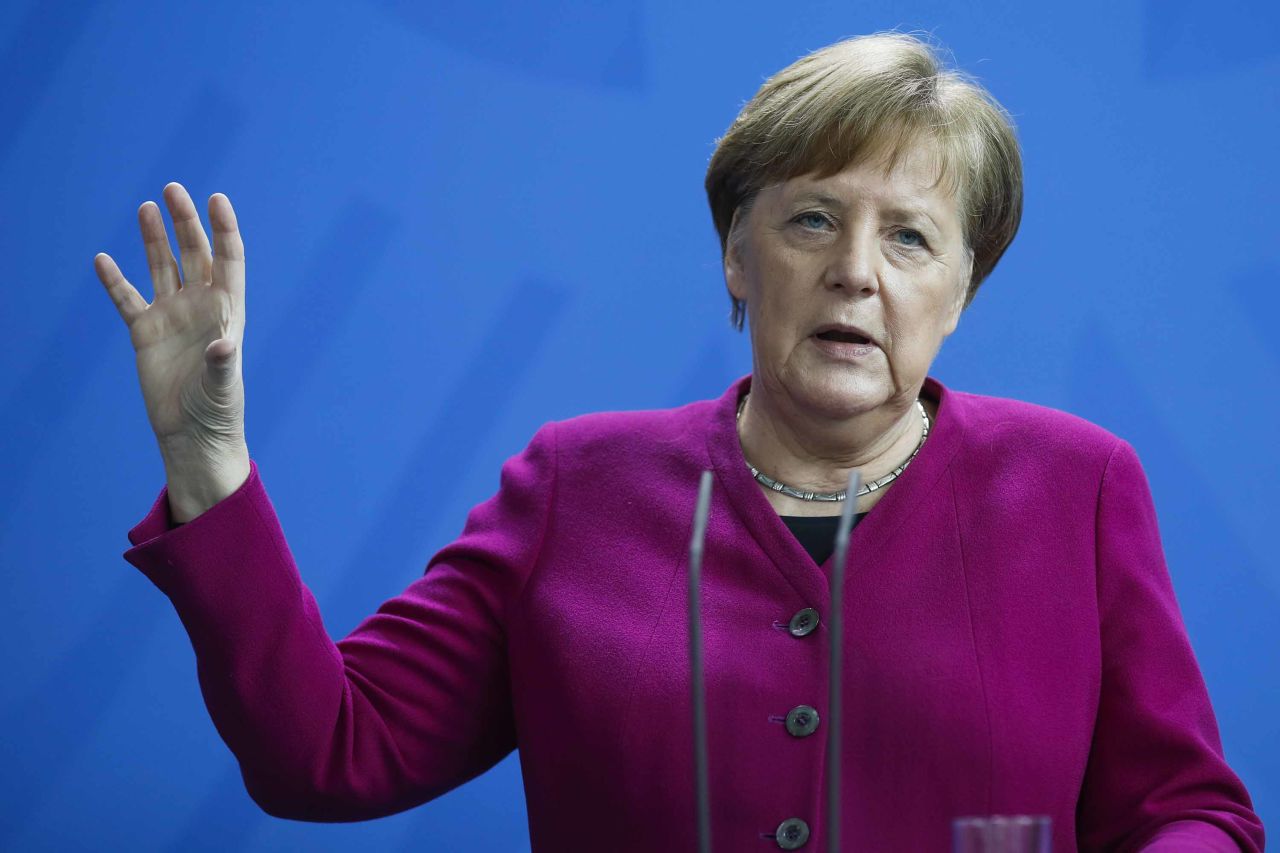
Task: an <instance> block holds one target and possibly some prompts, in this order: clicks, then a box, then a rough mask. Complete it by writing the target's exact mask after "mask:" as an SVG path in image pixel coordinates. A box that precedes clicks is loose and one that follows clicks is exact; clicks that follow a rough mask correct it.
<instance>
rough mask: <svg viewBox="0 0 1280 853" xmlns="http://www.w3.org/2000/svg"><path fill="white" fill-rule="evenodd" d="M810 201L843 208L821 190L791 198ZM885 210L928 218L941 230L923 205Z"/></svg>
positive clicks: (901, 215) (901, 216) (904, 216)
mask: <svg viewBox="0 0 1280 853" xmlns="http://www.w3.org/2000/svg"><path fill="white" fill-rule="evenodd" d="M810 201H816V202H818V203H819V204H825V205H827V206H828V207H832V208H835V209H837V210H844V208H845V204H844V201H842V200H841V199H839V198H836V197H835V196H833V195H831V194H830V193H825V192H822V191H821V190H809V191H808V192H803V193H800V194H799V195H798V196H796V197H795V198H794V199H793V200H792V204H800V203H803V202H810ZM885 212H886V213H888V214H889V215H890V216H893V217H897V218H898V219H907V220H915V221H917V222H919V221H920V220H922V219H924V220H928V221H929V222H930V223H931V224H932V225H933V227H934V229H935V230H937V231H939V232H941V231H942V228H941V227H939V225H938V222H937V220H935V219H934V218H933V217H932V216H930V215H929V211H927V210H926V209H925V208H923V207H911V206H907V205H901V204H897V205H894V206H892V207H890V208H889V209H888V210H886V211H885Z"/></svg>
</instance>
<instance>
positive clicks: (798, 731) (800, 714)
mask: <svg viewBox="0 0 1280 853" xmlns="http://www.w3.org/2000/svg"><path fill="white" fill-rule="evenodd" d="M817 728H818V712H817V711H816V710H814V709H813V708H810V707H809V706H808V705H797V706H795V707H794V708H792V709H791V711H790V712H788V714H787V731H789V732H791V734H793V735H795V736H796V737H805V736H806V735H811V734H813V733H814V732H815V731H816V730H817Z"/></svg>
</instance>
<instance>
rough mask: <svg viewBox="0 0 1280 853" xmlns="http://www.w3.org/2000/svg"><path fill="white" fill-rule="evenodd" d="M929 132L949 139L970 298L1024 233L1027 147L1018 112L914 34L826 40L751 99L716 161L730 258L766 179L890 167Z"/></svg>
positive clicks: (737, 322) (717, 206) (711, 181)
mask: <svg viewBox="0 0 1280 853" xmlns="http://www.w3.org/2000/svg"><path fill="white" fill-rule="evenodd" d="M920 140H932V141H936V142H937V143H938V145H937V148H936V150H937V152H938V155H939V161H940V162H939V164H938V165H939V167H940V168H939V176H938V180H939V181H942V182H944V188H945V190H946V191H947V192H948V193H950V194H951V195H952V196H953V197H954V198H955V199H956V200H957V202H958V207H959V211H960V221H961V223H962V225H963V228H962V231H963V235H964V245H965V249H966V251H968V252H969V253H970V255H971V257H972V259H973V267H972V274H971V276H970V278H969V281H968V285H967V291H966V293H965V300H964V307H965V308H968V307H969V303H970V302H972V301H973V297H974V295H975V294H976V293H977V292H978V286H979V285H981V284H982V282H983V280H984V279H985V278H986V277H987V275H989V274H990V272H991V270H992V269H993V268H994V267H995V265H996V262H997V261H998V260H1000V256H1001V255H1003V254H1004V251H1005V249H1006V248H1008V246H1009V244H1010V243H1011V242H1013V237H1014V235H1015V234H1017V232H1018V224H1019V222H1020V221H1021V219H1022V157H1021V153H1020V152H1019V149H1018V140H1017V136H1016V135H1015V132H1014V127H1013V119H1012V117H1011V116H1010V115H1009V113H1008V111H1006V110H1005V108H1004V107H1002V106H1001V105H1000V104H999V102H997V101H996V100H995V98H994V97H992V96H991V94H990V93H989V92H988V91H987V90H986V89H985V88H983V87H982V86H981V85H980V84H979V83H977V82H976V81H975V80H974V79H973V78H972V77H971V76H969V75H966V74H964V73H963V72H961V71H958V70H954V69H947V68H944V67H943V66H942V63H941V62H940V61H939V59H938V57H937V55H936V54H935V53H934V51H933V49H932V48H931V47H930V45H928V44H926V43H925V42H923V41H921V40H920V39H918V38H916V37H915V36H914V35H913V34H909V33H899V32H892V31H890V32H879V33H874V34H871V35H865V36H856V37H854V38H849V39H844V40H843V41H838V42H836V43H835V44H831V45H828V46H827V47H824V48H821V49H820V50H816V51H814V52H812V53H810V54H808V55H806V56H803V57H801V58H800V59H798V60H796V61H795V62H793V63H792V64H791V65H788V66H787V67H786V68H784V69H782V70H781V71H779V72H778V73H776V74H774V75H773V76H772V77H770V78H769V79H768V80H766V81H765V82H764V85H762V86H761V87H760V90H759V91H758V92H756V94H755V96H754V97H752V98H751V100H750V101H748V102H747V104H746V105H745V106H744V107H743V108H742V111H741V112H740V113H738V116H737V118H736V119H734V121H733V124H731V125H730V126H729V129H728V130H727V131H726V132H725V134H724V136H722V137H720V139H718V140H716V149H715V152H714V153H713V154H712V155H711V162H710V164H709V165H708V166H707V176H706V190H707V201H708V203H709V204H710V205H711V218H712V219H713V220H714V222H715V226H716V231H717V232H719V235H720V252H721V259H722V260H723V258H724V256H725V253H726V252H727V251H728V249H729V247H730V245H731V241H732V243H733V244H736V243H737V241H738V240H739V239H740V237H741V234H740V233H734V234H730V230H731V225H732V226H733V228H732V230H733V231H734V232H741V226H742V223H743V220H744V219H745V218H746V214H747V213H748V212H749V210H750V208H751V205H752V203H753V202H754V201H755V198H756V195H757V193H759V191H760V190H761V189H763V188H765V187H767V186H770V185H772V184H774V183H779V182H781V181H785V180H788V179H790V178H793V177H797V176H799V175H805V174H809V173H811V172H812V173H815V176H816V177H818V178H826V177H830V176H831V175H834V174H836V173H837V172H839V171H841V170H843V169H845V168H848V167H849V166H851V165H856V164H859V163H862V162H864V161H872V162H874V160H875V159H876V158H881V159H883V160H884V162H885V169H886V172H888V171H889V170H892V169H893V167H894V166H895V165H896V163H897V161H898V158H899V157H900V156H901V155H902V153H903V150H904V149H905V148H907V147H908V146H909V145H912V144H915V143H916V142H918V141H920ZM735 211H736V212H738V213H739V215H738V221H737V223H736V224H734V213H735ZM729 299H730V302H731V304H732V313H731V316H730V322H731V323H732V324H733V325H734V326H735V327H736V328H737V329H738V330H739V331H741V330H742V324H743V319H744V317H745V310H744V309H745V306H744V304H743V303H742V302H741V301H740V300H738V299H735V298H734V297H733V295H732V294H730V296H729Z"/></svg>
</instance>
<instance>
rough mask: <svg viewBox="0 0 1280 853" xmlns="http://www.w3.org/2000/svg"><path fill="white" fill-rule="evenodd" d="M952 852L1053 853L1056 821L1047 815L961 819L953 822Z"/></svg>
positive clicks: (991, 816) (990, 816)
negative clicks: (1054, 822)
mask: <svg viewBox="0 0 1280 853" xmlns="http://www.w3.org/2000/svg"><path fill="white" fill-rule="evenodd" d="M951 850H952V851H953V853H1052V850H1053V821H1052V820H1051V819H1050V818H1049V817H1047V816H1045V815H987V816H985V817H958V818H956V819H955V820H953V821H952V822H951Z"/></svg>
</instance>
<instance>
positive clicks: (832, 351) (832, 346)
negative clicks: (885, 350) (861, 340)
mask: <svg viewBox="0 0 1280 853" xmlns="http://www.w3.org/2000/svg"><path fill="white" fill-rule="evenodd" d="M809 337H810V339H811V340H812V341H813V342H814V343H815V344H817V345H818V349H820V350H822V351H823V352H825V353H826V354H827V355H829V356H831V357H832V358H839V359H844V360H852V359H857V358H863V357H864V356H867V355H870V354H871V353H873V352H875V351H876V349H877V347H876V345H875V344H851V343H846V342H844V341H828V340H823V339H822V338H819V337H817V336H816V335H810V336H809Z"/></svg>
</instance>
